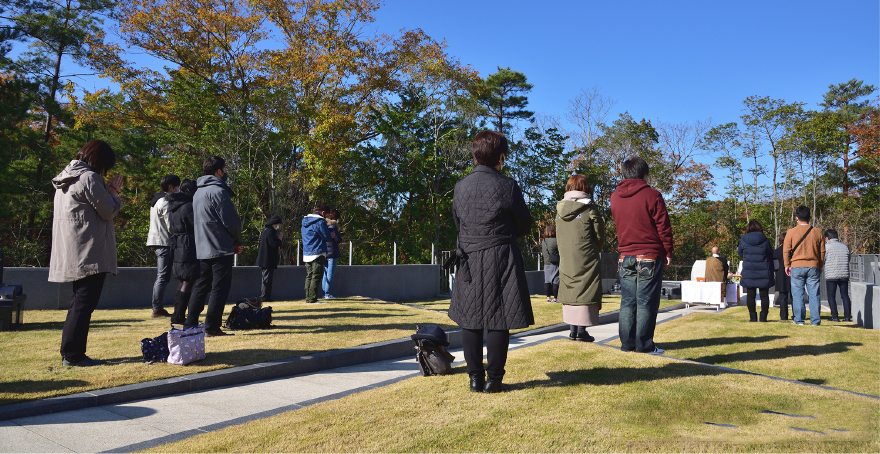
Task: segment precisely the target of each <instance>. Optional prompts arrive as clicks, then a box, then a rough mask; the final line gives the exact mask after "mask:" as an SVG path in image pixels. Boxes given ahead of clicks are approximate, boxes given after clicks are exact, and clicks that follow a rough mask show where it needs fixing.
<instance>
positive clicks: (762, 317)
mask: <svg viewBox="0 0 880 454" xmlns="http://www.w3.org/2000/svg"><path fill="white" fill-rule="evenodd" d="M758 320H759V321H762V322H766V321H767V313H766V312H761V314H760V317H759V318H758Z"/></svg>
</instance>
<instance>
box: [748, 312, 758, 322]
mask: <svg viewBox="0 0 880 454" xmlns="http://www.w3.org/2000/svg"><path fill="white" fill-rule="evenodd" d="M749 321H750V322H757V321H758V313H757V312H754V311H749Z"/></svg>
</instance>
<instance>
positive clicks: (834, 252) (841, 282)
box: [825, 229, 852, 322]
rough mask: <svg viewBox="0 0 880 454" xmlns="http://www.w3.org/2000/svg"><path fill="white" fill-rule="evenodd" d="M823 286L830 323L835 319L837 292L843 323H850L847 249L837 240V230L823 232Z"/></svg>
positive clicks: (836, 319)
mask: <svg viewBox="0 0 880 454" xmlns="http://www.w3.org/2000/svg"><path fill="white" fill-rule="evenodd" d="M825 286H826V289H827V290H828V308H829V309H831V321H832V322H839V321H840V319H839V318H837V298H836V296H837V295H836V293H837V290H838V289H840V299H841V300H842V301H843V321H845V322H851V321H852V318H851V317H850V311H851V305H850V301H849V247H847V246H846V245H845V244H843V243H842V242H841V241H840V240H839V239H838V238H837V230H834V229H828V230H826V231H825Z"/></svg>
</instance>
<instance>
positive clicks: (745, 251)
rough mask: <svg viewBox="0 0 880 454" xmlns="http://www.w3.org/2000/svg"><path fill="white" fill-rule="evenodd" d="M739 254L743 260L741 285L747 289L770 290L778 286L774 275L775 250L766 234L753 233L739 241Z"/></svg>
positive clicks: (747, 234)
mask: <svg viewBox="0 0 880 454" xmlns="http://www.w3.org/2000/svg"><path fill="white" fill-rule="evenodd" d="M737 253H738V254H739V256H740V258H742V260H743V269H742V279H740V285H741V286H743V287H745V288H770V287H773V285H775V284H776V280H775V279H774V277H773V275H774V274H775V273H776V272H775V270H774V266H773V249H772V248H770V241H769V240H767V237H766V236H765V235H764V232H751V233H746V234H745V235H743V236H742V237H741V238H740V240H739V248H737Z"/></svg>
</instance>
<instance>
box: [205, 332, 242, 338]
mask: <svg viewBox="0 0 880 454" xmlns="http://www.w3.org/2000/svg"><path fill="white" fill-rule="evenodd" d="M205 335H206V336H208V337H220V336H235V334H234V333H227V332H224V331H215V332H213V333H205Z"/></svg>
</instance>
